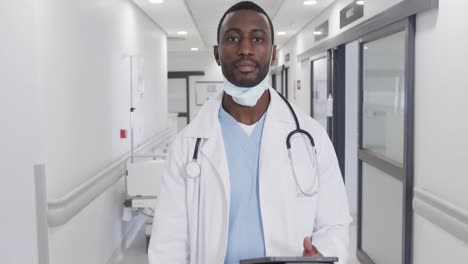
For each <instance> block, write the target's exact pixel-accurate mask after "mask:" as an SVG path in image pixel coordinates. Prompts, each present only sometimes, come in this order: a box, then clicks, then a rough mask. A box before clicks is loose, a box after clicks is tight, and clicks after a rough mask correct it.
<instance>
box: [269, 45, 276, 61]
mask: <svg viewBox="0 0 468 264" xmlns="http://www.w3.org/2000/svg"><path fill="white" fill-rule="evenodd" d="M275 63H276V45H273V48H272V50H271V64H270V66H273V65H275Z"/></svg>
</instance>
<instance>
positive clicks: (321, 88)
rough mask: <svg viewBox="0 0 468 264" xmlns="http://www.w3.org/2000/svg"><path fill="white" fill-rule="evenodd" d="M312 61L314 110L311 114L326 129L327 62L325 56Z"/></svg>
mask: <svg viewBox="0 0 468 264" xmlns="http://www.w3.org/2000/svg"><path fill="white" fill-rule="evenodd" d="M313 63H314V86H313V89H314V90H313V93H314V95H313V96H314V100H313V105H314V112H313V113H312V116H313V118H314V119H315V120H317V121H318V122H319V123H320V124H321V125H322V126H323V127H324V128H325V129H327V97H328V94H327V87H328V64H327V58H323V59H319V60H316V61H314V62H313Z"/></svg>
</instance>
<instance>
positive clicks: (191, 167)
mask: <svg viewBox="0 0 468 264" xmlns="http://www.w3.org/2000/svg"><path fill="white" fill-rule="evenodd" d="M278 94H279V96H280V97H281V98H282V99H283V101H284V102H285V103H286V105H287V106H288V108H289V111H290V112H291V114H292V116H293V118H294V122H295V123H296V129H294V130H293V131H291V132H290V133H289V134H288V136H287V137H286V148H287V149H288V156H289V161H290V162H291V168H292V171H293V176H294V181H295V182H296V187H297V189H298V191H299V193H300V194H302V195H304V196H307V197H311V196H314V195H315V194H317V193H318V190H319V187H320V180H319V177H318V175H317V165H318V162H317V152H316V150H315V142H314V139H313V137H312V136H311V135H310V133H309V132H307V131H305V130H303V129H301V127H300V125H299V120H298V118H297V115H296V112H295V111H294V109H293V108H292V106H291V104H290V103H289V102H288V100H287V99H286V98H285V97H284V96H283V95H282V94H281V93H279V92H278ZM295 134H303V135H305V136H306V137H307V138H308V139H309V141H310V144H311V146H312V148H307V152H308V154H309V156H311V157H312V159H311V160H312V170H313V171H311V172H310V173H312V174H313V176H314V178H315V179H314V181H313V183H312V185H311V186H309V187H308V188H305V189H304V188H303V185H302V184H301V183H300V181H299V179H298V177H297V173H296V170H295V169H294V164H293V158H292V152H291V138H292V136H294V135H295ZM200 142H201V138H197V141H196V143H195V149H194V151H193V156H192V160H191V161H189V162H188V163H187V166H186V167H185V169H186V171H187V175H188V176H189V177H190V178H196V177H198V176H200V171H201V169H200V165H198V162H197V161H198V150H199V148H200Z"/></svg>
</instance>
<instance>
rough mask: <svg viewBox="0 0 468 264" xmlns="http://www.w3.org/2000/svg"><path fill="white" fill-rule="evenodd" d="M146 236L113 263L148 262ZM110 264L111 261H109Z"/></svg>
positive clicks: (353, 230)
mask: <svg viewBox="0 0 468 264" xmlns="http://www.w3.org/2000/svg"><path fill="white" fill-rule="evenodd" d="M350 241H351V243H350V252H353V255H354V252H356V250H355V248H356V225H355V224H353V225H351V226H350ZM145 247H146V238H145V235H144V233H143V231H142V232H140V234H139V235H138V236H137V237H136V239H135V241H134V243H133V244H132V246H131V247H130V248H128V249H125V250H124V251H123V254H122V256H120V257H119V259H118V260H117V261H116V262H115V263H112V264H148V258H147V255H146V248H145ZM109 264H110V263H109ZM348 264H360V263H359V261H358V260H357V259H356V257H353V258H352V261H351V262H350V263H348Z"/></svg>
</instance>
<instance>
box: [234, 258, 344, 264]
mask: <svg viewBox="0 0 468 264" xmlns="http://www.w3.org/2000/svg"><path fill="white" fill-rule="evenodd" d="M335 262H338V258H337V257H265V258H255V259H244V260H241V261H240V264H262V263H263V264H267V263H271V264H273V263H274V264H289V263H302V264H333V263H335Z"/></svg>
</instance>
